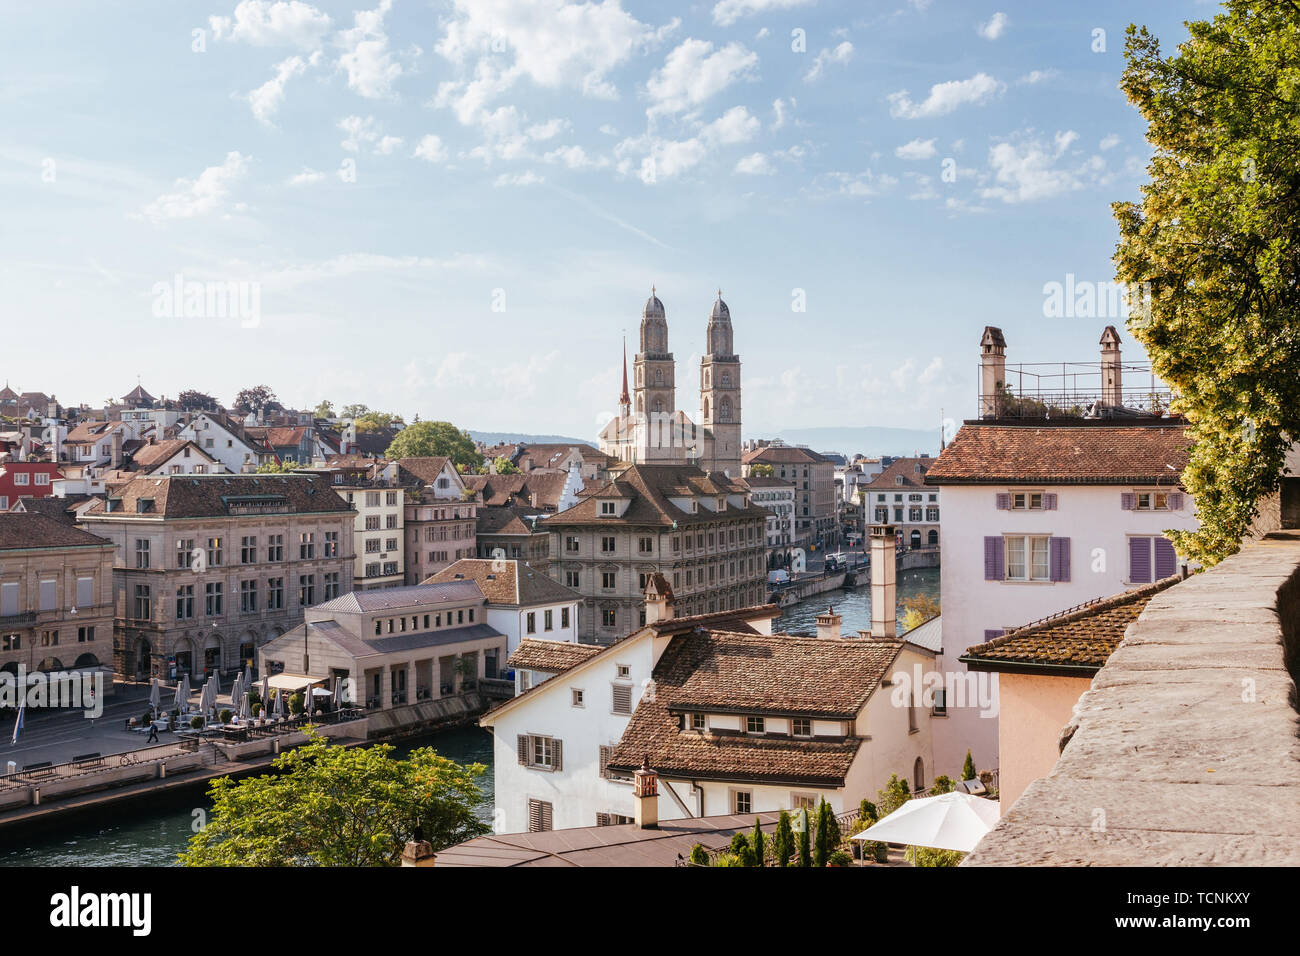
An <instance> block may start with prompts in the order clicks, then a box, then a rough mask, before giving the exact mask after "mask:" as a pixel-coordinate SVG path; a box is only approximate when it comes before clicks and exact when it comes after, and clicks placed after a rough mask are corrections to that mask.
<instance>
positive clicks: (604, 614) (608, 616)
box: [600, 608, 617, 627]
mask: <svg viewBox="0 0 1300 956" xmlns="http://www.w3.org/2000/svg"><path fill="white" fill-rule="evenodd" d="M616 620H617V618H616V616H615V613H614V611H613V610H612V609H610V608H605V609H604V610H602V611H601V612H600V626H601V627H613V626H614V623H615V621H616Z"/></svg>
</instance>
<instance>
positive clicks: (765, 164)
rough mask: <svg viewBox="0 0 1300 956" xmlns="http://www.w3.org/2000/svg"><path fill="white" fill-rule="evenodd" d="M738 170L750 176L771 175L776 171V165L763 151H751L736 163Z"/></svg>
mask: <svg viewBox="0 0 1300 956" xmlns="http://www.w3.org/2000/svg"><path fill="white" fill-rule="evenodd" d="M736 172H738V173H744V174H745V175H748V176H771V175H772V174H773V173H775V172H776V167H775V166H773V165H772V161H771V160H770V159H768V158H767V157H766V156H764V155H763V154H762V153H750V154H749V155H748V156H745V157H744V158H742V159H741V160H740V161H739V162H737V163H736Z"/></svg>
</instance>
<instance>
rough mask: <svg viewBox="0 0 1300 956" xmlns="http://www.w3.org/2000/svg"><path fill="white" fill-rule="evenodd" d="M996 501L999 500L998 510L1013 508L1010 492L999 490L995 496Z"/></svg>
mask: <svg viewBox="0 0 1300 956" xmlns="http://www.w3.org/2000/svg"><path fill="white" fill-rule="evenodd" d="M994 501H996V502H997V507H998V511H1010V510H1011V495H1010V494H1009V493H1008V492H1005V491H999V492H998V493H997V495H996V496H995V497H994Z"/></svg>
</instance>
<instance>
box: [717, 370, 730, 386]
mask: <svg viewBox="0 0 1300 956" xmlns="http://www.w3.org/2000/svg"><path fill="white" fill-rule="evenodd" d="M719 381H721V382H722V387H723V388H731V373H730V372H723V373H722V378H721V379H720V380H719Z"/></svg>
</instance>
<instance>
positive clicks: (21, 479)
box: [14, 472, 30, 485]
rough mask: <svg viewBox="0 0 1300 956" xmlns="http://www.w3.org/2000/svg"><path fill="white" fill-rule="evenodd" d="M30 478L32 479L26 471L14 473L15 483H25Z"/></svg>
mask: <svg viewBox="0 0 1300 956" xmlns="http://www.w3.org/2000/svg"><path fill="white" fill-rule="evenodd" d="M29 480H30V479H29V478H28V475H27V474H26V472H18V473H17V474H15V475H14V484H15V485H25V484H27V482H28V481H29Z"/></svg>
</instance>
